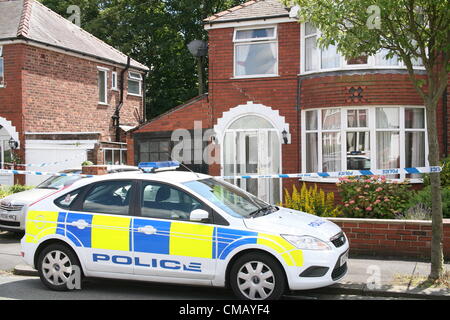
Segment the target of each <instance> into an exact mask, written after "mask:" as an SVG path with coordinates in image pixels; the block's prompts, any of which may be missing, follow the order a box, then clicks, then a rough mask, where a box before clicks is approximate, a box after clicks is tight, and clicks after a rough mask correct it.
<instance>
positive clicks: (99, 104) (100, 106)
mask: <svg viewBox="0 0 450 320" xmlns="http://www.w3.org/2000/svg"><path fill="white" fill-rule="evenodd" d="M97 107H98V108H108V107H110V105H109V104H107V103H100V102H99V103H98V104H97Z"/></svg>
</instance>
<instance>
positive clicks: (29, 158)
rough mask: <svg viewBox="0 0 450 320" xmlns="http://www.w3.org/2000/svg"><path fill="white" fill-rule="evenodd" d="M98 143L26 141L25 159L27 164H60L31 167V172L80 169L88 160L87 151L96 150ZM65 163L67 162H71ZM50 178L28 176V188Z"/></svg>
mask: <svg viewBox="0 0 450 320" xmlns="http://www.w3.org/2000/svg"><path fill="white" fill-rule="evenodd" d="M95 143H96V141H68V140H66V141H64V140H58V141H44V140H28V141H26V149H25V159H26V163H27V164H41V163H52V162H60V163H59V164H57V165H51V166H45V167H29V168H27V170H29V171H40V172H55V173H56V172H60V171H62V170H66V169H74V168H80V167H81V164H82V163H83V162H84V161H86V160H87V151H88V150H92V149H93V148H94V145H95ZM69 159H70V161H67V162H64V161H65V160H69ZM48 178H49V176H34V175H27V176H26V184H27V185H28V186H36V185H38V184H39V183H41V182H42V181H44V180H46V179H48Z"/></svg>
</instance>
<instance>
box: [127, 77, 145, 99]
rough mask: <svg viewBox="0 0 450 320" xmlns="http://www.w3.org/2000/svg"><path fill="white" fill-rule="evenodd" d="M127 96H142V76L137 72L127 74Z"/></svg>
mask: <svg viewBox="0 0 450 320" xmlns="http://www.w3.org/2000/svg"><path fill="white" fill-rule="evenodd" d="M128 94H131V95H134V96H142V75H141V74H140V73H137V72H128Z"/></svg>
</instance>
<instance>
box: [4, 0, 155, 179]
mask: <svg viewBox="0 0 450 320" xmlns="http://www.w3.org/2000/svg"><path fill="white" fill-rule="evenodd" d="M148 70H149V69H148V68H147V67H146V66H144V65H142V64H140V63H138V62H137V61H135V60H133V59H129V58H128V57H127V56H126V55H125V54H123V53H121V52H119V51H118V50H116V49H114V48H113V47H111V46H109V45H108V44H106V43H105V42H103V41H101V40H100V39H97V38H96V37H94V36H93V35H91V34H89V33H88V32H86V31H84V30H83V29H81V28H79V27H78V26H76V25H75V24H73V23H71V22H70V21H68V20H66V19H64V18H63V17H61V16H59V15H58V14H56V13H55V12H53V11H51V10H50V9H48V8H47V7H45V6H44V5H42V4H41V3H39V2H38V1H36V0H10V1H5V0H1V1H0V162H1V163H2V168H4V167H5V165H4V163H10V162H11V161H12V160H13V159H12V157H13V156H14V157H16V160H18V163H21V164H23V163H27V164H41V163H53V162H61V163H60V164H58V165H54V166H50V167H45V168H40V171H50V172H52V171H56V170H59V169H66V168H68V167H79V166H80V164H81V163H82V162H83V161H85V160H90V161H92V162H94V163H98V164H121V163H126V162H127V148H126V143H125V134H126V132H128V131H129V130H130V129H132V128H134V127H136V126H137V125H138V124H139V123H140V122H142V121H143V120H144V119H142V118H143V115H144V95H143V92H144V90H145V89H144V83H143V82H144V80H143V79H144V78H145V74H146V72H148ZM11 148H13V149H16V150H14V151H12V150H11ZM16 163H17V162H16ZM19 168H20V167H19ZM27 169H31V170H33V168H27ZM34 170H36V168H34ZM17 179H19V180H17ZM41 180H42V177H36V176H27V177H26V182H27V184H30V185H35V184H36V183H38V182H39V181H41ZM17 181H19V182H22V183H23V182H25V178H24V177H23V176H17V177H16V182H17ZM12 183H13V177H12V176H11V175H1V176H0V184H12Z"/></svg>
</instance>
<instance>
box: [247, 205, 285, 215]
mask: <svg viewBox="0 0 450 320" xmlns="http://www.w3.org/2000/svg"><path fill="white" fill-rule="evenodd" d="M273 209H277V210H273ZM269 210H270V212H269ZM264 211H266V214H264V215H267V214H269V213H272V212H275V211H278V208H277V207H275V206H267V207H262V208H259V209H258V210H255V211H253V212H252V213H250V214H249V215H248V216H249V217H256V216H258V215H259V214H260V213H262V212H264Z"/></svg>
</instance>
